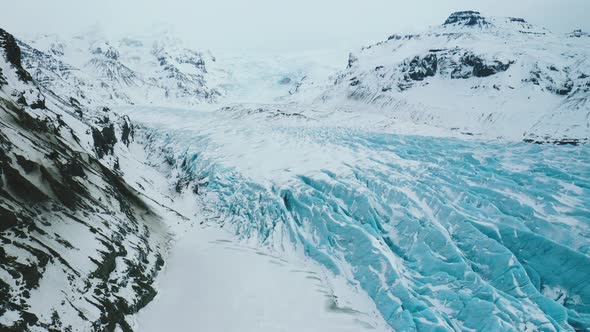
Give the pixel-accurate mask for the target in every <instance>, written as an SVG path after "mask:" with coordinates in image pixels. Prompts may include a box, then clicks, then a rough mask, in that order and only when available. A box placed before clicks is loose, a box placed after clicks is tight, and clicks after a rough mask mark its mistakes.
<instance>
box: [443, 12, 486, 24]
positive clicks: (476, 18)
mask: <svg viewBox="0 0 590 332" xmlns="http://www.w3.org/2000/svg"><path fill="white" fill-rule="evenodd" d="M488 24H490V23H489V22H488V21H487V20H486V19H485V17H483V16H482V15H481V13H480V12H477V11H473V10H465V11H459V12H454V13H452V14H451V15H450V16H449V18H447V20H446V21H445V23H444V24H443V25H455V26H485V25H488Z"/></svg>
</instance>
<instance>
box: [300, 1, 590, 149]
mask: <svg viewBox="0 0 590 332" xmlns="http://www.w3.org/2000/svg"><path fill="white" fill-rule="evenodd" d="M589 58H590V39H588V35H587V34H585V33H583V32H582V31H579V30H578V31H575V32H574V33H571V34H567V35H559V34H554V33H551V32H550V31H548V30H547V29H544V28H542V27H538V26H534V25H532V24H529V23H527V22H526V21H525V20H524V19H521V18H512V17H509V18H495V17H484V16H482V15H481V14H480V13H478V12H473V11H465V12H457V13H454V14H452V15H451V16H449V18H448V19H447V20H446V22H444V24H442V25H440V26H436V27H433V28H431V29H429V30H427V31H426V32H424V33H421V34H412V35H392V36H390V37H389V38H388V39H387V40H386V41H383V42H380V43H377V44H375V45H371V46H368V47H365V48H363V49H362V50H360V52H357V53H354V54H350V57H349V61H348V65H347V67H346V69H344V70H343V71H342V72H340V73H339V74H338V75H336V76H335V78H334V79H333V80H332V81H331V82H330V83H329V84H328V86H326V87H325V88H324V92H323V93H322V94H321V95H320V96H319V97H318V98H317V99H318V100H321V101H323V102H331V103H335V104H340V105H344V104H346V105H348V104H350V103H351V102H353V101H359V102H360V104H361V105H367V106H368V105H372V106H376V107H378V108H381V109H383V110H388V111H391V116H392V118H394V119H399V120H409V121H412V122H416V123H427V124H430V125H437V126H441V127H444V128H448V129H453V130H456V131H461V132H465V133H469V134H471V135H484V136H486V137H489V138H491V137H493V138H496V137H501V138H509V139H518V140H521V139H524V140H529V141H533V142H537V141H550V142H558V143H577V142H580V141H587V140H588V138H589V137H590V102H589V99H590V62H589V60H588V59H589ZM304 83H305V82H304ZM317 86H318V82H315V84H312V83H305V84H303V86H302V87H301V88H300V89H299V90H300V91H301V92H302V95H305V94H304V93H303V92H307V93H308V94H309V93H311V94H312V95H313V94H314V92H315V91H316V90H317V89H318V87H317ZM316 95H317V94H316ZM361 107H362V106H361Z"/></svg>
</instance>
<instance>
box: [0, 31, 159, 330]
mask: <svg viewBox="0 0 590 332" xmlns="http://www.w3.org/2000/svg"><path fill="white" fill-rule="evenodd" d="M134 132H135V129H134V126H133V125H132V124H131V123H130V122H129V121H128V118H125V117H119V116H117V115H116V114H114V113H113V112H111V111H110V110H108V109H106V108H105V109H102V108H101V109H100V110H97V111H91V110H89V109H86V108H83V107H72V106H70V105H69V101H68V100H67V97H65V96H64V98H61V97H58V96H57V95H56V94H53V93H51V92H49V91H42V90H41V89H40V88H39V87H38V86H37V82H36V81H35V79H34V78H33V77H32V76H31V75H30V74H29V72H27V71H26V70H25V69H24V68H23V67H22V64H21V50H20V48H19V47H18V45H17V42H16V40H15V39H14V37H13V36H12V35H10V34H9V33H7V32H6V31H4V30H1V29H0V221H1V222H0V241H1V243H2V245H1V246H0V330H2V331H47V330H51V331H74V330H76V331H90V330H95V331H102V330H106V331H113V330H115V328H118V329H120V330H123V331H129V330H130V329H131V327H130V323H129V321H128V318H127V316H128V315H131V314H134V313H135V312H137V311H138V310H139V309H141V308H143V307H144V306H145V305H146V304H147V303H148V302H149V301H150V300H151V299H152V298H153V297H154V296H155V293H156V291H155V289H154V288H153V287H152V283H153V280H154V278H155V276H156V275H157V273H158V271H159V270H160V268H161V266H162V265H163V254H164V252H165V249H166V243H167V241H168V234H167V231H166V228H165V227H164V226H163V224H162V223H161V221H160V217H158V215H157V214H156V213H155V212H154V209H153V208H152V207H151V206H150V205H149V204H147V203H146V202H145V201H144V198H143V197H142V195H141V194H140V193H139V192H138V191H137V190H136V189H134V188H133V187H131V186H130V185H129V184H127V183H126V182H125V180H124V179H123V176H124V174H125V173H126V172H128V170H129V169H133V172H135V173H140V174H141V171H140V170H141V165H140V164H139V163H133V161H132V160H129V158H128V155H129V149H130V148H131V147H133V146H134V145H135V143H134ZM134 185H136V184H134ZM144 185H145V187H148V185H149V184H146V183H144ZM136 186H137V185H136Z"/></svg>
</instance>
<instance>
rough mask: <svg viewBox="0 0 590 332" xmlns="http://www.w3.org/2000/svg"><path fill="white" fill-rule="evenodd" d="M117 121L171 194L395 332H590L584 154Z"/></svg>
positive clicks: (334, 125)
mask: <svg viewBox="0 0 590 332" xmlns="http://www.w3.org/2000/svg"><path fill="white" fill-rule="evenodd" d="M117 111H119V112H120V113H123V114H126V115H128V116H130V118H131V119H132V120H133V121H134V122H136V123H140V124H142V125H143V132H144V135H146V138H147V143H146V144H147V146H148V148H147V151H148V152H149V154H150V155H151V157H150V160H153V161H154V165H155V166H156V167H158V168H160V170H161V171H163V172H166V173H167V174H168V175H169V176H168V177H169V179H171V180H170V181H171V183H170V185H171V186H173V187H174V188H176V190H177V191H179V192H182V191H186V190H192V191H193V192H194V193H195V194H197V197H199V199H200V200H202V201H203V202H204V203H205V204H206V205H207V206H209V207H211V209H212V211H211V213H212V215H214V216H215V218H216V219H217V222H218V223H219V224H221V225H222V226H224V227H227V228H229V229H232V230H233V231H234V232H235V233H236V234H238V235H239V236H241V237H242V238H244V239H245V240H248V241H253V242H255V243H259V244H262V245H265V246H268V247H272V248H275V249H277V250H282V251H285V252H292V251H294V252H298V253H301V254H303V255H305V256H307V257H309V258H311V259H313V260H314V261H316V262H318V263H320V264H321V265H322V266H323V267H324V268H325V269H326V270H327V271H328V272H329V273H332V274H333V275H336V276H341V277H344V278H346V280H348V283H349V284H350V285H351V286H358V287H360V288H362V289H363V290H364V291H366V293H367V294H368V295H369V296H370V297H371V298H372V299H373V300H374V302H375V304H376V306H377V308H378V310H379V311H380V312H381V314H382V315H383V317H384V318H385V320H386V321H387V323H388V324H389V325H390V326H391V327H392V328H393V329H395V330H396V331H414V330H420V331H447V330H478V331H539V330H543V331H574V330H578V331H579V330H586V329H588V328H590V208H589V207H590V150H589V149H590V148H589V147H588V146H587V145H581V146H553V145H535V144H527V143H521V142H503V141H486V140H479V139H469V138H464V139H457V138H452V137H436V136H415V135H401V134H397V133H393V132H392V131H391V130H381V129H380V128H381V127H379V126H372V125H369V124H368V123H366V121H365V122H363V121H361V120H358V121H344V120H342V119H339V117H341V116H342V114H341V113H340V112H334V113H329V112H326V111H322V112H320V111H318V110H313V109H297V108H293V107H292V106H289V105H283V106H281V105H261V106H259V107H254V106H252V105H249V106H243V105H234V106H232V107H225V108H223V109H221V110H207V109H206V108H203V109H201V110H182V109H163V108H143V107H141V108H139V107H137V108H129V107H126V108H121V109H118V110H117ZM319 114H322V116H319ZM326 114H331V115H326ZM348 116H350V115H348ZM359 119H361V118H360V117H359ZM158 160H159V162H158ZM292 249H294V250H292Z"/></svg>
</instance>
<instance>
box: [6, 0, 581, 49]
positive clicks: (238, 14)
mask: <svg viewBox="0 0 590 332" xmlns="http://www.w3.org/2000/svg"><path fill="white" fill-rule="evenodd" d="M4 2H5V3H3V4H2V9H1V10H0V27H3V28H5V29H8V30H9V31H10V32H12V33H14V34H16V35H22V34H31V33H45V32H51V33H59V34H71V33H73V32H79V31H83V30H86V29H88V27H89V26H91V25H95V24H98V25H100V26H102V28H103V29H104V30H105V31H106V32H107V33H109V34H111V35H114V36H115V37H116V36H118V35H124V34H129V33H131V34H133V33H138V32H145V31H149V30H148V29H149V27H150V26H152V25H154V24H166V25H170V26H172V27H174V30H175V31H176V33H177V34H179V36H180V37H181V38H183V39H186V40H187V41H189V42H190V43H191V44H194V45H195V46H199V47H201V48H208V49H211V50H214V51H215V50H251V49H260V50H269V51H283V50H285V51H286V50H289V51H296V50H310V49H318V48H323V49H329V48H354V47H359V46H362V45H365V44H369V43H371V42H375V41H379V40H382V39H384V38H385V37H387V36H389V35H391V34H393V33H404V32H416V31H420V30H422V29H424V28H426V27H428V26H429V25H435V24H440V23H442V22H443V21H444V20H445V18H446V17H447V16H448V15H449V13H451V12H453V11H457V10H465V9H474V10H479V11H481V12H482V14H484V15H490V16H518V17H523V18H525V19H527V20H528V21H529V22H531V23H534V24H539V25H543V26H545V27H547V28H549V29H551V30H553V31H555V32H567V31H571V30H573V29H574V28H582V29H584V30H587V31H588V30H590V0H562V1H559V0H495V1H491V0H490V1H483V0H454V1H453V0H429V1H426V0H404V1H397V0H296V1H295V0H247V1H246V0H211V1H204V0H193V1H189V0H100V1H98V0H97V1H91V0H18V1H4Z"/></svg>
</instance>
